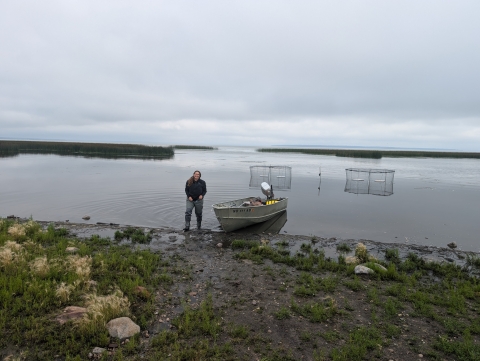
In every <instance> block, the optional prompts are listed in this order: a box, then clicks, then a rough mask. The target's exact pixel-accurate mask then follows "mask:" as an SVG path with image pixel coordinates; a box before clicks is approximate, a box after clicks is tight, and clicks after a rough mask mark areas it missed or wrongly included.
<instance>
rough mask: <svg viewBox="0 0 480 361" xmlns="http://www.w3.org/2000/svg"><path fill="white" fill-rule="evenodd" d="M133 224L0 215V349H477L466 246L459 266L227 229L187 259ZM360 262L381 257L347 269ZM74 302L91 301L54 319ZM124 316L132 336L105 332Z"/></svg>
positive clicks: (69, 352) (231, 356) (479, 330)
mask: <svg viewBox="0 0 480 361" xmlns="http://www.w3.org/2000/svg"><path fill="white" fill-rule="evenodd" d="M135 234H138V237H148V235H150V233H149V232H147V233H145V232H144V231H143V230H142V229H140V230H139V229H136V228H133V227H132V228H127V229H125V230H123V231H122V232H120V231H119V233H117V234H116V239H114V240H110V239H108V238H101V237H99V236H92V237H90V238H89V239H82V240H80V239H77V238H75V237H73V236H71V235H70V234H69V232H68V231H67V230H66V229H64V228H55V227H54V226H53V225H50V226H48V227H47V228H45V229H44V228H42V227H41V226H40V225H39V224H37V223H36V222H33V221H31V220H30V221H28V222H24V223H18V222H17V221H14V220H1V219H0V306H1V307H0V356H1V357H3V358H5V359H6V360H18V361H26V360H40V359H47V360H56V359H57V360H65V361H73V360H85V359H88V353H89V352H91V351H92V349H93V348H94V347H96V346H98V347H104V348H107V347H108V346H109V345H110V344H112V343H116V344H117V346H116V348H115V350H112V349H111V348H110V349H109V352H110V354H104V355H103V356H102V357H101V358H100V359H101V360H104V361H106V360H109V361H110V360H112V361H117V360H128V361H140V360H146V361H153V360H167V359H168V360H175V361H184V360H219V361H220V360H232V361H233V360H252V359H258V360H264V361H265V360H274V361H289V360H299V359H312V360H317V361H320V360H322V361H334V360H335V361H341V360H358V361H364V360H375V359H378V360H383V359H387V360H388V359H414V358H417V355H418V354H420V353H421V354H423V355H424V357H425V358H426V359H436V360H442V359H448V360H450V359H452V360H453V359H455V360H462V361H474V360H478V359H479V356H480V348H479V341H480V339H479V338H480V317H478V316H479V312H480V297H479V296H480V280H479V279H478V278H477V277H473V276H472V274H473V273H474V272H476V271H477V268H476V267H477V266H478V261H477V260H478V258H476V256H474V255H473V254H472V255H470V256H469V257H468V259H469V262H468V264H467V265H466V266H464V267H459V266H456V265H455V264H452V263H436V262H430V261H429V262H427V261H425V260H424V259H422V258H420V257H419V256H417V255H415V254H413V253H410V254H409V255H408V256H407V257H406V258H404V257H402V258H400V256H399V252H398V250H396V249H388V250H386V251H385V260H375V259H374V258H373V257H372V256H371V255H370V254H369V253H368V249H367V247H366V246H365V245H363V244H359V245H357V247H356V249H355V257H351V259H350V260H349V261H348V262H347V259H346V258H345V257H342V258H340V260H341V261H339V262H338V261H336V260H334V259H331V258H329V257H326V256H325V252H324V251H323V250H322V249H321V248H318V247H320V245H310V244H308V243H306V244H305V246H304V247H303V249H301V250H300V251H299V252H297V253H294V254H290V253H289V252H285V247H286V245H287V244H285V242H278V243H277V244H276V245H274V244H273V245H272V243H265V242H257V241H252V240H234V241H233V242H232V243H231V247H230V248H231V249H217V247H215V246H214V245H213V246H211V247H199V251H198V253H196V254H195V255H194V256H193V257H192V258H191V259H190V258H188V257H189V255H192V253H193V250H194V249H193V248H190V249H189V250H188V251H186V252H182V251H181V247H178V248H176V249H175V250H173V251H172V253H170V256H166V255H165V254H162V253H159V252H152V251H150V250H145V249H140V248H145V247H146V246H139V245H138V244H135V242H133V238H134V236H135ZM127 238H129V239H131V240H132V242H131V243H130V242H128V244H124V243H127V242H121V243H120V242H119V241H121V240H124V239H127ZM142 239H143V238H142ZM137 242H139V241H137ZM195 242H196V241H195ZM213 243H215V242H213ZM190 247H192V246H190ZM201 260H205V263H203V261H201ZM352 260H353V261H355V263H350V262H352ZM251 261H254V262H251ZM217 262H218V263H217ZM360 262H361V263H362V264H365V265H367V266H369V267H372V268H376V270H377V271H376V272H375V273H374V274H371V275H364V276H361V277H360V276H357V275H355V274H354V267H355V264H358V263H360ZM258 264H260V266H259V265H258ZM376 264H380V265H382V266H384V267H385V268H386V269H387V271H384V270H383V271H381V270H380V268H379V267H378V266H375V265H376ZM220 270H221V272H220ZM250 276H251V277H250ZM280 291H281V292H280ZM72 305H75V306H80V307H85V308H86V310H87V312H86V314H85V315H84V316H83V317H82V318H80V319H78V320H75V321H68V322H66V323H65V324H63V325H60V324H59V323H58V322H57V321H56V318H57V317H58V316H59V315H62V314H63V310H64V309H65V307H66V306H72ZM119 316H128V317H130V318H131V319H132V320H134V322H136V323H137V324H138V325H140V327H141V332H142V334H138V335H136V336H134V337H132V338H130V340H129V342H128V343H127V342H126V343H121V341H122V340H118V339H114V338H112V337H110V335H109V334H108V332H107V331H106V328H105V323H106V322H108V320H110V319H112V318H114V317H119ZM146 330H149V331H150V332H151V333H150V335H149V337H147V336H145V335H144V332H145V331H146ZM3 350H9V351H8V353H2V352H4V351H3Z"/></svg>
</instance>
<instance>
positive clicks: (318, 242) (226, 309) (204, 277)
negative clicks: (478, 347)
mask: <svg viewBox="0 0 480 361" xmlns="http://www.w3.org/2000/svg"><path fill="white" fill-rule="evenodd" d="M44 224H45V225H46V224H47V222H44ZM55 225H56V226H57V227H65V228H67V229H69V231H70V232H71V234H75V235H76V236H77V237H80V238H82V237H90V236H91V235H93V234H98V235H99V236H101V237H110V238H112V239H113V236H114V233H115V231H116V230H123V229H124V228H125V227H122V226H119V225H107V224H99V225H87V224H71V223H64V222H57V223H55ZM145 231H152V234H153V239H152V241H151V242H150V243H149V244H147V245H137V247H141V248H148V249H151V250H152V251H161V252H162V253H163V254H164V255H165V256H166V257H175V259H176V260H178V266H179V267H184V269H185V270H188V272H186V273H185V275H183V276H181V277H179V278H178V279H177V280H176V281H175V283H174V285H173V286H172V287H171V288H170V289H159V290H157V292H156V293H157V295H156V297H157V303H158V307H157V312H156V313H157V315H156V319H154V320H152V322H151V324H150V326H149V328H148V333H149V338H143V339H142V343H143V344H144V349H143V350H144V351H142V353H141V354H140V355H137V356H136V358H135V359H143V358H148V347H149V342H151V339H152V338H153V337H154V335H156V334H158V333H159V332H161V331H162V330H170V329H171V328H172V324H171V322H170V321H171V320H172V319H174V318H175V317H177V316H178V315H179V314H181V312H182V311H183V309H184V305H185V304H189V305H190V306H191V307H192V308H195V307H198V305H199V304H200V302H202V301H203V300H205V299H206V298H207V295H208V294H211V295H212V299H213V306H214V309H215V310H216V312H217V313H218V315H219V316H221V318H222V320H223V322H224V325H225V327H226V328H228V327H230V326H231V327H236V326H239V325H241V326H245V329H246V330H247V333H248V337H247V338H248V340H250V341H248V342H243V341H239V342H237V343H235V342H234V344H235V356H234V357H233V358H234V359H245V360H331V359H334V357H333V356H332V350H334V349H337V350H343V351H342V352H347V353H348V352H351V353H352V358H349V356H348V355H343V356H341V355H340V356H338V357H337V359H338V360H343V359H344V360H349V359H357V358H355V357H356V356H355V350H354V349H350V351H348V350H349V349H348V347H347V346H348V345H349V344H350V342H351V332H352V331H353V330H354V329H357V328H358V327H363V328H364V329H370V328H372V327H376V329H377V330H379V331H380V333H382V339H383V343H382V344H379V345H378V347H375V348H374V349H373V350H372V349H370V348H369V351H368V356H366V358H361V359H379V360H416V359H422V358H425V359H438V360H457V359H459V358H458V357H457V356H455V355H454V354H448V353H445V352H441V351H438V350H435V348H434V347H433V345H434V344H435V342H437V340H438V337H439V335H442V334H447V332H446V331H445V328H444V326H443V325H442V324H441V323H440V322H438V321H435V320H432V319H431V317H430V318H429V317H421V316H416V317H412V314H414V313H415V310H414V306H413V304H410V303H406V304H404V305H402V306H398V309H397V310H396V311H395V315H393V316H392V315H391V314H390V315H389V317H388V318H387V317H384V313H383V308H382V305H381V303H382V302H384V301H385V300H386V299H387V298H386V296H385V297H384V293H382V286H381V284H380V285H379V284H378V282H381V281H378V280H372V279H371V278H369V277H362V278H361V279H360V283H361V285H362V287H361V288H360V289H356V290H355V289H354V287H347V286H346V283H345V282H343V281H344V280H346V278H345V279H344V276H339V277H340V278H339V279H338V280H339V281H338V285H337V287H335V290H334V291H332V292H326V291H322V290H321V291H318V292H317V293H316V294H315V295H310V296H309V297H299V296H298V295H297V294H294V290H295V288H296V287H297V285H298V279H299V277H301V275H302V272H303V271H302V270H299V269H296V268H295V267H291V266H288V265H285V264H281V263H274V262H272V261H271V260H269V259H263V260H262V261H260V262H255V260H251V259H241V258H238V254H239V252H241V250H236V249H232V248H231V247H230V244H231V242H232V241H234V240H239V239H241V240H257V241H259V242H261V243H262V244H265V245H269V246H272V247H275V246H276V245H277V244H279V243H281V244H283V245H285V247H286V248H287V249H288V250H289V251H290V253H291V254H295V253H297V252H301V251H302V249H301V246H302V244H305V245H308V247H311V250H315V249H317V250H323V252H325V256H326V257H327V258H328V257H330V258H332V259H335V260H336V259H337V258H338V256H339V253H338V252H337V246H338V245H339V244H347V245H349V246H350V247H351V249H352V251H351V252H350V254H353V250H354V249H355V246H356V245H357V243H359V242H360V241H361V242H363V243H364V244H365V245H366V246H367V249H368V251H369V253H370V254H371V255H373V256H375V257H377V258H378V259H383V258H384V254H385V250H386V249H387V248H390V249H391V248H396V249H398V250H399V253H400V256H401V257H406V256H407V254H409V253H410V252H413V253H415V254H417V255H418V256H420V257H421V258H423V259H426V260H434V261H438V262H444V263H456V264H459V265H463V264H464V263H465V259H466V254H465V253H464V252H462V251H458V250H451V249H441V248H436V247H423V246H415V245H407V244H384V243H380V242H373V241H368V240H353V239H351V240H340V239H335V238H331V239H322V238H316V237H313V236H298V235H297V236H295V235H289V234H234V233H229V234H226V233H224V232H218V231H211V230H200V231H197V230H193V231H190V232H187V233H184V232H183V231H181V230H178V229H171V228H156V229H149V228H146V229H145ZM347 255H349V254H348V253H347ZM187 273H188V275H187ZM317 276H320V277H330V276H335V275H334V274H333V273H332V272H328V271H325V273H323V274H319V275H317ZM373 284H375V289H378V294H379V296H378V298H377V300H375V298H374V297H372V295H371V288H370V285H373ZM330 299H333V300H334V302H335V304H336V307H337V308H338V310H339V313H338V314H337V315H335V316H334V317H329V318H328V319H326V320H324V321H320V322H312V320H311V319H310V320H309V319H308V317H305V316H302V315H300V314H298V313H295V312H291V311H288V312H286V313H285V317H281V314H282V310H283V311H285V310H287V309H288V310H290V309H291V307H292V301H293V302H295V303H296V304H297V305H301V306H303V305H308V304H310V303H311V302H320V303H321V302H330V301H329V300H330ZM378 301H379V302H378ZM475 312H476V311H475ZM390 313H391V312H390ZM475 314H476V313H475ZM229 325H230V326H229ZM390 325H392V326H394V329H395V330H398V332H392V334H388V335H386V333H387V331H386V330H387V329H391V328H389V327H390ZM454 338H455V337H452V340H453V339H454ZM219 342H221V340H219ZM475 342H478V340H476V341H475ZM345 350H346V351H345ZM272 355H273V356H272ZM342 357H343V358H342Z"/></svg>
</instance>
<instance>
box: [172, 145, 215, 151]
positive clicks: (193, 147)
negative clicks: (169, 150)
mask: <svg viewBox="0 0 480 361" xmlns="http://www.w3.org/2000/svg"><path fill="white" fill-rule="evenodd" d="M173 148H175V149H200V150H215V149H217V148H214V147H206V146H203V145H174V146H173Z"/></svg>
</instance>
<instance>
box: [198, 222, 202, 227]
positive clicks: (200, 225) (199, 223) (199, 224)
mask: <svg viewBox="0 0 480 361" xmlns="http://www.w3.org/2000/svg"><path fill="white" fill-rule="evenodd" d="M200 228H202V221H197V229H200Z"/></svg>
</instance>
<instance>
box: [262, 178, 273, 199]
mask: <svg viewBox="0 0 480 361" xmlns="http://www.w3.org/2000/svg"><path fill="white" fill-rule="evenodd" d="M260 188H261V189H262V193H263V194H265V195H266V196H267V199H272V198H273V197H274V195H273V189H272V187H271V186H270V184H268V183H267V182H262V184H260Z"/></svg>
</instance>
